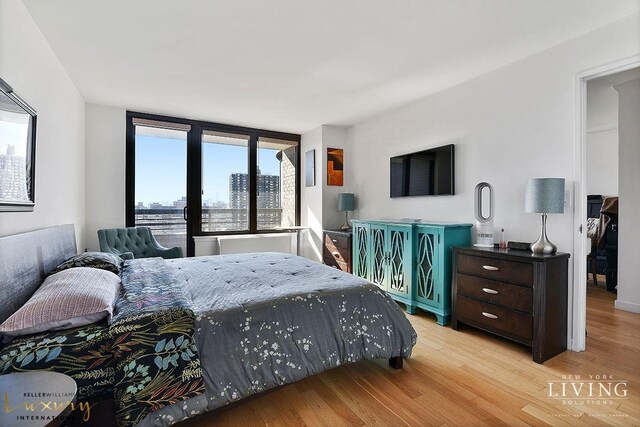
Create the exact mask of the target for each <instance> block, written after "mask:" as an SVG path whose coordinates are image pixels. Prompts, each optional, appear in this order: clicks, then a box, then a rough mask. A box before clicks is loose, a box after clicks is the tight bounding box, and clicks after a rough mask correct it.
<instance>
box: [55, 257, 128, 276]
mask: <svg viewBox="0 0 640 427" xmlns="http://www.w3.org/2000/svg"><path fill="white" fill-rule="evenodd" d="M123 264H124V260H123V259H122V258H120V257H119V256H118V255H116V254H112V253H109V252H84V253H82V254H80V255H76V256H74V257H71V258H69V259H68V260H66V261H65V262H63V263H62V264H60V265H59V266H57V267H56V268H55V270H53V273H52V274H55V273H58V272H60V271H62V270H66V269H68V268H76V267H91V268H99V269H101V270H107V271H110V272H112V273H115V274H120V270H122V265H123Z"/></svg>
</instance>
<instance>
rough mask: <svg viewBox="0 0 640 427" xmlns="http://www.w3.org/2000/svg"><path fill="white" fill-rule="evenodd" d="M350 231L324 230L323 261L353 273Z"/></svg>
mask: <svg viewBox="0 0 640 427" xmlns="http://www.w3.org/2000/svg"><path fill="white" fill-rule="evenodd" d="M351 240H352V233H351V232H350V231H337V230H324V231H323V232H322V261H323V263H324V264H326V265H329V266H331V267H335V268H337V269H340V270H342V271H346V272H347V273H351Z"/></svg>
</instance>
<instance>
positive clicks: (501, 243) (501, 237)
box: [500, 228, 507, 249]
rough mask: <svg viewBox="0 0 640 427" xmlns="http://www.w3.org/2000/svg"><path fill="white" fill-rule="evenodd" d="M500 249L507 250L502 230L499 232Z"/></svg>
mask: <svg viewBox="0 0 640 427" xmlns="http://www.w3.org/2000/svg"><path fill="white" fill-rule="evenodd" d="M500 249H507V242H505V240H504V228H503V229H501V230H500Z"/></svg>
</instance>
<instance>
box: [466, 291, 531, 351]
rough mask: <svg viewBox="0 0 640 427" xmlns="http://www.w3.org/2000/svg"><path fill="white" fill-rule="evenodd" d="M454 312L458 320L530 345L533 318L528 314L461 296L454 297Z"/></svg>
mask: <svg viewBox="0 0 640 427" xmlns="http://www.w3.org/2000/svg"><path fill="white" fill-rule="evenodd" d="M456 312H457V313H458V320H459V321H460V322H463V323H468V324H470V325H472V326H476V327H478V328H481V329H486V330H488V331H490V332H494V333H496V334H499V335H502V336H504V337H507V338H511V339H513V340H515V341H518V342H521V343H523V344H528V345H531V342H532V337H533V318H532V316H531V315H529V314H523V313H518V312H516V311H513V310H509V309H507V308H503V307H499V306H497V305H493V304H489V303H486V302H481V301H476V300H474V299H471V298H467V297H463V296H458V297H457V299H456Z"/></svg>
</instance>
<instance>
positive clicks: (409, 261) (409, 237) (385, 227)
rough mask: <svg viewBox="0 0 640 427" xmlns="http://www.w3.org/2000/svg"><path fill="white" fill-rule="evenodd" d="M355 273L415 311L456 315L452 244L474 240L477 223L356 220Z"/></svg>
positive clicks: (440, 317)
mask: <svg viewBox="0 0 640 427" xmlns="http://www.w3.org/2000/svg"><path fill="white" fill-rule="evenodd" d="M351 223H352V224H353V253H352V262H353V274H355V275H356V276H360V277H363V278H365V279H367V280H370V281H372V282H373V283H375V284H376V285H378V286H380V287H381V288H382V289H384V290H385V291H386V292H387V293H388V294H389V295H390V296H391V297H392V298H393V299H395V300H396V301H400V302H401V303H403V304H405V305H406V307H407V313H409V314H413V313H414V312H415V309H416V307H417V308H420V309H422V310H425V311H428V312H431V313H434V314H435V315H436V318H437V321H438V324H440V325H446V324H447V323H448V322H449V318H450V316H451V276H452V275H451V268H452V257H451V248H452V247H454V246H469V245H470V244H471V224H444V223H427V222H402V221H382V220H352V221H351Z"/></svg>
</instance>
